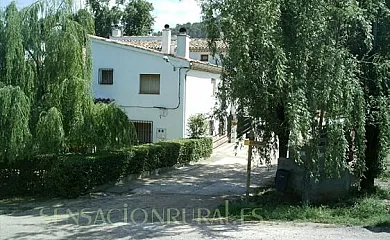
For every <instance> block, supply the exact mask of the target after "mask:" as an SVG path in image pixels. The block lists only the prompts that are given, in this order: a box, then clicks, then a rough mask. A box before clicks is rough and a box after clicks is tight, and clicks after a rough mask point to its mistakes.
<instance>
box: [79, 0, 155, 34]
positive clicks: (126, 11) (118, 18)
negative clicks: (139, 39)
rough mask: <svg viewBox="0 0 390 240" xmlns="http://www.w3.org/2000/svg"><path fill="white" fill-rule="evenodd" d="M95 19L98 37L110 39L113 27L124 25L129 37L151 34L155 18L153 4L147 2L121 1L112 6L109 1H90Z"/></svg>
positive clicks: (138, 0) (88, 2) (140, 0)
mask: <svg viewBox="0 0 390 240" xmlns="http://www.w3.org/2000/svg"><path fill="white" fill-rule="evenodd" d="M87 4H88V5H89V6H90V8H91V10H92V14H93V16H94V19H95V33H96V35H97V36H101V37H109V36H110V34H111V29H112V26H113V25H120V24H123V26H124V31H125V34H127V35H147V34H149V33H150V32H151V29H152V26H153V23H154V17H153V16H152V14H151V11H153V5H152V3H149V2H147V1H145V0H129V1H125V0H119V1H116V4H115V5H114V6H110V1H109V0H88V1H87Z"/></svg>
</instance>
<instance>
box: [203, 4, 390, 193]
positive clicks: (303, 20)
mask: <svg viewBox="0 0 390 240" xmlns="http://www.w3.org/2000/svg"><path fill="white" fill-rule="evenodd" d="M364 2H366V3H365V4H359V5H358V4H357V2H355V1H331V2H329V1H313V0H306V1H298V0H284V1H282V0H266V1H260V0H258V1H249V0H248V1H246V0H244V1H238V0H226V1H213V0H205V1H202V8H203V13H204V15H205V23H206V27H207V29H208V32H209V37H210V38H211V46H213V43H214V40H215V36H217V33H216V30H218V29H219V28H218V27H215V26H220V29H221V31H222V33H223V35H222V40H223V41H224V42H225V43H226V45H227V53H226V54H225V55H224V56H222V61H223V64H224V73H223V76H222V79H223V86H224V88H222V89H221V98H222V99H221V101H230V102H232V103H235V104H236V105H238V106H239V107H238V109H239V111H240V112H241V113H244V114H248V115H249V116H251V117H252V118H254V119H255V120H257V124H256V126H255V127H256V128H255V130H256V132H257V135H258V137H259V138H261V140H262V141H265V142H266V143H269V146H270V147H268V148H267V149H268V150H267V151H265V153H266V154H265V155H267V153H268V154H269V152H270V151H271V150H272V146H275V141H274V139H275V138H273V136H274V135H276V136H277V137H278V139H279V155H280V156H281V157H283V156H286V154H287V149H288V148H289V149H290V151H291V150H292V152H293V153H294V159H295V160H296V161H297V162H298V163H299V164H301V165H302V166H303V168H304V170H305V183H307V184H308V183H309V180H310V179H311V178H316V179H319V178H322V177H327V176H331V175H336V176H337V175H339V174H341V173H342V172H343V171H345V169H346V168H349V165H352V167H353V170H354V172H355V174H356V176H357V177H358V178H360V177H365V176H367V171H365V170H366V166H369V165H368V163H369V162H370V161H373V160H374V159H375V158H376V157H375V156H373V158H371V159H367V154H366V153H367V152H366V144H365V141H366V140H367V141H368V142H369V143H368V144H367V146H368V147H367V149H368V151H369V149H370V142H371V141H372V138H367V136H366V134H367V133H368V131H366V130H368V129H367V127H366V123H367V122H369V121H370V120H369V119H370V117H372V112H366V109H365V106H366V101H367V99H368V98H371V97H370V94H367V85H366V84H364V81H362V76H364V73H365V72H366V71H365V70H364V67H363V65H364V64H362V59H361V58H358V55H356V53H354V52H352V51H351V43H354V46H358V47H357V49H358V50H360V51H362V52H365V53H367V51H365V50H368V51H370V50H371V49H372V35H371V32H370V29H371V26H374V25H373V23H374V22H373V19H374V18H373V17H372V16H378V14H377V13H375V12H373V10H374V9H384V10H383V11H382V13H388V8H389V5H388V4H387V3H386V4H385V1H380V3H375V4H374V3H373V2H371V1H364ZM386 2H388V1H386ZM379 6H380V7H379ZM370 14H372V15H371V16H368V15H370ZM374 29H375V28H374ZM386 41H387V40H386ZM388 43H389V42H383V45H384V46H385V45H386V44H387V45H388ZM214 46H215V44H214ZM378 66H382V68H381V69H382V70H381V72H382V73H384V72H386V70H384V69H386V68H384V67H383V64H378ZM362 73H363V75H362ZM382 76H383V75H382ZM372 79H373V81H376V83H378V80H379V79H378V77H377V76H375V77H373V78H372ZM382 79H383V81H385V82H383V81H381V83H383V84H382V85H381V86H383V88H382V89H381V90H380V91H379V92H380V93H379V94H378V95H379V96H380V97H379V98H377V97H376V96H373V100H374V102H377V103H381V107H380V108H377V109H380V110H379V112H381V113H382V114H380V115H379V116H381V117H379V118H378V119H381V121H382V123H384V122H386V121H387V120H388V119H389V118H388V114H387V110H385V106H387V103H388V97H387V96H388V94H387V82H386V81H388V78H386V77H382ZM366 119H367V121H366ZM387 124H388V122H387V123H385V124H381V125H380V126H382V127H380V128H379V129H380V132H377V133H376V134H377V135H379V136H382V138H384V137H385V136H388V134H387V129H386V128H387ZM324 137H325V138H326V142H325V145H324V146H320V145H319V143H318V142H319V141H321V139H322V138H324ZM385 143H387V141H382V143H381V144H382V145H381V146H382V147H381V149H378V148H376V149H375V151H377V153H380V155H381V157H383V156H385V155H386V154H387V153H388V151H387V149H386V148H385V147H384V146H383V144H385ZM287 147H288V148H287ZM378 150H379V151H378ZM302 151H304V152H305V153H306V154H305V156H306V157H300V155H299V153H300V152H302ZM348 151H349V153H350V155H351V156H352V157H351V159H349V160H348V161H350V163H349V164H348V161H347V159H346V157H345V156H346V155H347V152H348ZM322 156H323V157H322ZM265 157H266V156H265ZM374 161H375V160H374ZM375 165H376V164H375ZM302 198H303V199H304V200H305V201H307V200H308V196H307V191H305V195H303V196H302Z"/></svg>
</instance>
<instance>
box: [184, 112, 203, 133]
mask: <svg viewBox="0 0 390 240" xmlns="http://www.w3.org/2000/svg"><path fill="white" fill-rule="evenodd" d="M187 127H188V129H187V131H188V135H189V136H190V138H200V137H203V136H204V135H205V134H206V131H207V122H206V117H205V116H204V115H203V114H195V115H192V116H190V118H189V119H188V124H187Z"/></svg>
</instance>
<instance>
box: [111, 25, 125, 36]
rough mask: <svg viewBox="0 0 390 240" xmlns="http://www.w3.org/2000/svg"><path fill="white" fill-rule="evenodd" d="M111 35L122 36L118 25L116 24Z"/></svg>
mask: <svg viewBox="0 0 390 240" xmlns="http://www.w3.org/2000/svg"><path fill="white" fill-rule="evenodd" d="M111 36H112V37H116V38H119V37H122V32H121V30H120V28H119V26H118V25H115V26H114V28H113V29H112V33H111Z"/></svg>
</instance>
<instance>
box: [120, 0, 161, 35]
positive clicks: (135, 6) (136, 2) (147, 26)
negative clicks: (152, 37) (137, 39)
mask: <svg viewBox="0 0 390 240" xmlns="http://www.w3.org/2000/svg"><path fill="white" fill-rule="evenodd" d="M153 9H154V8H153V4H151V3H150V2H147V1H145V0H131V1H129V3H127V4H126V7H125V10H124V12H123V22H124V26H125V28H124V30H125V33H126V35H129V36H142V35H147V34H150V33H151V32H152V26H153V23H154V17H153V16H152V14H151V12H152V11H153Z"/></svg>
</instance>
